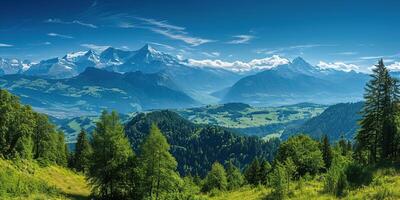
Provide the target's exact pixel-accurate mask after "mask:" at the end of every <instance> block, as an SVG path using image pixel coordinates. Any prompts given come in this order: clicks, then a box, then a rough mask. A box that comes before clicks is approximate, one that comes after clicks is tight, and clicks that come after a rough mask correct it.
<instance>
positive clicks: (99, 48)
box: [81, 44, 110, 51]
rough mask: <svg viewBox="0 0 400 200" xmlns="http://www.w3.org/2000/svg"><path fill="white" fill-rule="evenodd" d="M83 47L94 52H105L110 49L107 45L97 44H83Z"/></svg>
mask: <svg viewBox="0 0 400 200" xmlns="http://www.w3.org/2000/svg"><path fill="white" fill-rule="evenodd" d="M81 46H82V47H86V48H89V49H92V50H94V51H104V50H106V49H107V48H108V47H110V46H106V45H96V44H81Z"/></svg>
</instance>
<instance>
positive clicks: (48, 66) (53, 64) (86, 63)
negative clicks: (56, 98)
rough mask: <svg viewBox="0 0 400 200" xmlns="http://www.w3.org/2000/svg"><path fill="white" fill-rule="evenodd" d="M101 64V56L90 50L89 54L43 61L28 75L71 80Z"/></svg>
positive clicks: (73, 54)
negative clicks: (87, 69) (89, 68)
mask: <svg viewBox="0 0 400 200" xmlns="http://www.w3.org/2000/svg"><path fill="white" fill-rule="evenodd" d="M98 64H99V55H98V54H97V53H96V52H94V51H92V50H89V51H87V52H83V51H81V52H75V53H70V54H67V55H65V56H64V57H62V58H52V59H49V60H43V61H41V62H39V63H38V64H35V65H32V66H31V67H30V68H29V69H28V70H27V71H26V72H25V74H26V75H32V76H40V77H44V78H51V79H61V78H71V77H74V76H77V75H78V74H80V73H82V72H83V71H85V69H86V68H88V67H96V66H97V65H98Z"/></svg>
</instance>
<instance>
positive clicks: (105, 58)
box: [24, 44, 243, 98]
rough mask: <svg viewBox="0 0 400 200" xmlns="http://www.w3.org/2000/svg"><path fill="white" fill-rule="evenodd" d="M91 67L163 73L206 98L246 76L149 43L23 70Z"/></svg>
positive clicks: (59, 72) (56, 72) (48, 74)
mask: <svg viewBox="0 0 400 200" xmlns="http://www.w3.org/2000/svg"><path fill="white" fill-rule="evenodd" d="M89 67H95V68H98V69H106V70H108V71H112V72H118V73H127V72H135V71H141V72H143V73H146V74H149V73H162V74H164V75H165V76H168V77H170V78H171V79H172V80H173V81H174V82H175V83H176V84H177V85H178V86H179V87H180V88H181V89H182V90H184V91H185V92H186V93H188V94H191V95H192V96H199V97H203V98H209V97H210V95H209V93H211V92H214V91H217V90H220V89H222V88H225V87H229V86H231V85H232V84H233V83H234V82H235V81H237V80H239V79H240V78H241V77H243V75H240V74H236V73H234V72H231V71H228V70H225V69H216V68H211V67H195V66H189V65H188V64H187V62H184V61H182V60H179V59H178V58H176V57H174V56H171V55H169V54H167V53H163V52H160V51H157V50H155V49H154V48H153V47H151V46H150V45H148V44H146V45H145V46H143V47H142V48H141V49H139V50H136V51H125V50H121V49H116V48H112V47H109V48H107V49H106V50H104V51H103V52H101V53H99V54H98V53H96V52H94V51H92V50H89V51H86V52H85V51H81V52H75V53H70V54H67V55H65V56H64V57H62V58H53V59H48V60H43V61H41V62H40V63H38V64H35V65H32V66H30V67H29V69H28V70H27V71H26V72H24V73H25V74H26V75H31V76H39V77H42V78H48V79H61V78H71V77H75V76H78V75H79V74H80V73H82V72H84V71H85V69H86V68H89Z"/></svg>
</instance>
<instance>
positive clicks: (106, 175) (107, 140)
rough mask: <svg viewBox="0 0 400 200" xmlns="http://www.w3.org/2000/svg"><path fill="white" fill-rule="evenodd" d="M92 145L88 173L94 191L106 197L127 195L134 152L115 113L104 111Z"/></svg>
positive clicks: (112, 197) (113, 197)
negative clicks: (130, 162) (130, 163)
mask: <svg viewBox="0 0 400 200" xmlns="http://www.w3.org/2000/svg"><path fill="white" fill-rule="evenodd" d="M92 148H93V153H92V156H91V166H90V169H89V174H88V175H89V181H90V183H91V185H92V188H93V193H94V194H96V195H99V196H100V197H101V198H105V199H122V198H124V197H126V196H127V195H128V194H129V193H130V192H129V188H127V185H126V182H125V180H126V177H127V174H128V173H129V171H130V169H129V168H128V169H127V168H126V167H127V163H128V162H129V160H130V159H131V158H132V157H134V154H133V151H132V148H131V146H130V144H129V141H128V138H127V137H126V135H125V133H124V129H123V126H122V124H121V122H120V120H119V117H118V114H117V113H116V112H112V113H111V114H108V113H107V112H106V111H104V112H103V113H102V115H101V117H100V120H99V122H97V124H96V129H95V131H94V133H93V141H92Z"/></svg>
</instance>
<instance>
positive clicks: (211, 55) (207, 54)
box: [201, 52, 221, 58]
mask: <svg viewBox="0 0 400 200" xmlns="http://www.w3.org/2000/svg"><path fill="white" fill-rule="evenodd" d="M201 54H203V55H205V56H207V57H211V58H213V57H218V56H220V55H221V54H220V53H219V52H211V53H208V52H201Z"/></svg>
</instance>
